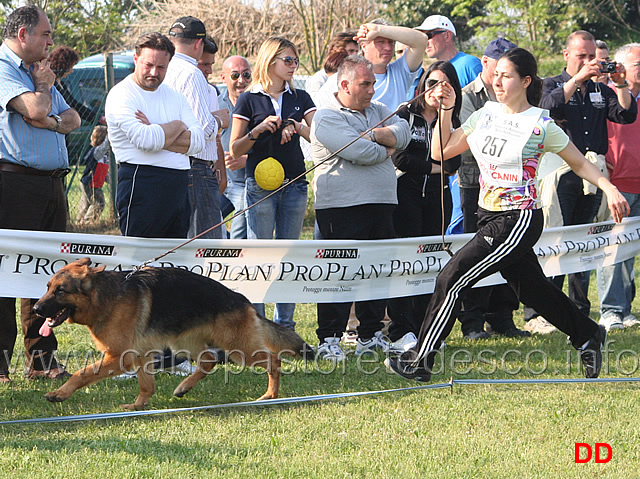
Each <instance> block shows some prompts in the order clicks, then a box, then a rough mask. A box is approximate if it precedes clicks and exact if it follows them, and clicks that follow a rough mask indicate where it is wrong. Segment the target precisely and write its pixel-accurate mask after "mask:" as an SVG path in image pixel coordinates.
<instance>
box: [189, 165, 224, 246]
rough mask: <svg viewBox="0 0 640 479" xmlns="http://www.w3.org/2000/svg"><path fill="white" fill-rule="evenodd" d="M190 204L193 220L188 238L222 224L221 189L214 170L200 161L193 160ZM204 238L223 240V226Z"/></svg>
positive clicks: (190, 179) (190, 172)
mask: <svg viewBox="0 0 640 479" xmlns="http://www.w3.org/2000/svg"><path fill="white" fill-rule="evenodd" d="M189 203H190V204H191V218H190V220H189V233H188V237H189V238H193V237H194V236H196V235H197V234H199V233H202V232H203V231H205V230H208V229H209V228H211V227H212V226H214V225H217V224H219V223H220V222H222V213H221V212H220V187H219V186H218V178H217V177H216V172H215V171H214V170H213V168H212V167H211V166H209V165H207V164H205V163H203V162H202V161H200V160H195V161H194V160H193V159H192V160H191V169H190V170H189ZM202 238H209V239H222V225H220V226H218V227H217V228H215V229H213V230H211V231H209V232H208V233H207V234H205V235H203V236H202Z"/></svg>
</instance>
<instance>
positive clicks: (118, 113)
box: [105, 32, 204, 238]
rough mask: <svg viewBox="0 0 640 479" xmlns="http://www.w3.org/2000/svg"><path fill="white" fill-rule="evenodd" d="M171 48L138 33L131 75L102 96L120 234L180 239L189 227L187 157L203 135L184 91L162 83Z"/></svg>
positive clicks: (154, 37) (154, 36)
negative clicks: (114, 165)
mask: <svg viewBox="0 0 640 479" xmlns="http://www.w3.org/2000/svg"><path fill="white" fill-rule="evenodd" d="M174 52H175V49H174V47H173V44H172V43H171V41H170V40H169V39H168V38H167V37H166V36H164V35H162V34H161V33H158V32H153V33H147V34H144V35H142V36H141V37H140V38H139V39H138V41H137V42H136V47H135V54H134V56H133V59H134V63H135V70H134V72H133V74H132V75H129V76H128V77H127V78H125V79H124V80H123V81H122V82H120V83H118V84H117V85H116V86H115V87H114V88H113V89H112V90H111V91H110V92H109V95H108V96H107V102H106V106H105V113H106V120H107V125H108V129H109V140H110V142H111V148H112V150H113V153H114V155H115V157H116V161H117V162H118V164H119V168H118V189H117V193H116V195H117V197H116V207H117V209H118V214H119V217H120V231H121V232H122V234H123V235H125V236H141V237H147V238H186V236H187V231H188V229H189V211H190V209H189V198H188V195H187V185H188V181H189V177H188V171H189V167H190V164H189V155H194V154H196V153H199V152H200V151H201V150H202V149H203V147H204V133H203V131H202V127H201V126H200V123H199V122H198V120H197V119H196V118H195V116H194V115H193V112H192V110H191V107H190V106H189V104H188V103H187V100H186V98H185V97H184V95H182V94H181V93H178V92H176V91H175V90H173V89H172V88H170V87H168V86H167V85H164V84H163V83H162V82H163V80H164V78H165V75H166V72H167V68H168V66H169V62H170V61H171V57H173V54H174ZM200 75H201V76H202V74H200Z"/></svg>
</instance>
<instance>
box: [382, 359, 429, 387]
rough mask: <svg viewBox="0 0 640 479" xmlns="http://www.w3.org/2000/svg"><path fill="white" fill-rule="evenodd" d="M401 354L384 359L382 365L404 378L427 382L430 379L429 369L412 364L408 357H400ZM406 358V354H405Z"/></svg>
mask: <svg viewBox="0 0 640 479" xmlns="http://www.w3.org/2000/svg"><path fill="white" fill-rule="evenodd" d="M403 356H404V355H402V356H392V357H388V358H386V359H385V360H384V365H385V366H386V367H387V370H389V371H391V372H393V373H396V374H397V375H398V376H402V377H403V378H405V379H412V380H414V381H420V382H425V383H427V382H429V381H431V371H429V370H428V369H426V368H424V367H416V366H412V365H411V363H412V361H411V360H410V359H402V358H403ZM405 358H406V356H405Z"/></svg>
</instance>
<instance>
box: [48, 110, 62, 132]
mask: <svg viewBox="0 0 640 479" xmlns="http://www.w3.org/2000/svg"><path fill="white" fill-rule="evenodd" d="M49 116H50V117H51V118H53V119H54V120H55V121H56V127H55V128H49V129H50V130H51V131H58V129H59V128H60V123H62V118H60V115H56V114H55V113H54V114H52V115H49Z"/></svg>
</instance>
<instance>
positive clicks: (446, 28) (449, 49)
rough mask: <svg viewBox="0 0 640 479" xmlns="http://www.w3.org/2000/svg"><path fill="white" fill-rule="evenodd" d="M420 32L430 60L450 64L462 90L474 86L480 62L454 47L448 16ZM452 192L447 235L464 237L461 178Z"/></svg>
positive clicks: (453, 181) (427, 22)
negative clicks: (425, 41) (424, 36)
mask: <svg viewBox="0 0 640 479" xmlns="http://www.w3.org/2000/svg"><path fill="white" fill-rule="evenodd" d="M416 30H419V31H421V32H423V33H424V34H425V35H426V36H427V48H426V50H425V52H426V54H427V57H429V58H433V59H434V60H443V61H448V62H450V63H451V64H452V65H453V68H454V69H455V70H456V73H457V74H458V80H459V81H460V86H461V87H463V88H464V87H465V86H466V85H468V84H469V83H471V82H472V81H473V80H474V79H475V78H476V77H477V76H478V74H479V73H480V72H481V71H482V64H481V63H480V60H478V59H477V58H476V57H474V56H473V55H468V54H467V53H462V52H459V51H458V49H457V48H456V46H455V43H454V38H455V36H456V27H454V26H453V23H451V20H449V19H448V18H447V17H445V16H444V15H431V16H429V17H427V18H425V19H424V22H422V25H420V26H419V27H416ZM449 188H450V189H451V200H452V201H453V210H452V212H451V222H450V223H449V227H448V228H447V231H446V234H460V233H463V227H462V209H461V206H460V187H459V185H458V176H457V174H456V175H453V176H450V177H449Z"/></svg>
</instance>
